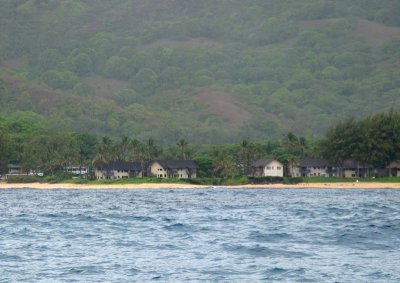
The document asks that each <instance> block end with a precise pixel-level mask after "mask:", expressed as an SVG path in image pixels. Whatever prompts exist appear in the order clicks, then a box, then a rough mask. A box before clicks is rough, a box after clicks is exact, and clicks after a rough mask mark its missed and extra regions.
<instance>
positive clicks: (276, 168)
mask: <svg viewBox="0 0 400 283" xmlns="http://www.w3.org/2000/svg"><path fill="white" fill-rule="evenodd" d="M251 175H252V176H254V177H267V176H268V177H283V164H282V163H280V162H279V161H278V160H275V159H272V158H265V159H260V160H257V161H256V162H255V163H254V164H253V165H252V166H251Z"/></svg>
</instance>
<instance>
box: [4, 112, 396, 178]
mask: <svg viewBox="0 0 400 283" xmlns="http://www.w3.org/2000/svg"><path fill="white" fill-rule="evenodd" d="M40 119H41V117H40V116H38V115H36V114H34V113H30V114H29V115H28V114H27V113H26V112H21V113H15V114H14V115H11V116H9V117H3V118H1V117H0V174H2V173H5V172H7V164H10V163H14V164H20V165H21V166H22V169H23V170H24V171H25V172H30V171H31V172H33V173H35V172H36V173H38V172H43V173H44V174H45V175H46V176H49V177H48V179H47V180H48V181H57V180H64V179H66V178H70V177H72V176H67V175H65V172H63V171H64V167H66V166H72V165H74V166H77V165H81V166H91V165H92V166H97V165H102V164H106V163H108V162H111V161H133V160H136V161H140V162H141V163H142V164H148V163H150V161H152V160H156V159H181V160H187V159H193V160H194V161H195V162H196V163H197V164H198V165H199V167H200V168H199V170H198V176H199V177H200V178H206V179H200V180H198V181H197V182H199V183H207V184H222V181H223V180H222V179H225V180H226V179H234V178H239V179H235V180H234V182H235V183H246V182H249V181H251V182H254V183H257V182H258V181H263V180H257V179H254V180H249V179H247V178H246V177H247V176H248V175H249V173H250V167H251V165H252V163H254V162H255V161H256V160H257V159H260V158H265V157H273V158H275V159H278V160H280V161H281V162H282V163H284V164H285V165H287V166H286V167H290V166H292V165H296V164H298V161H299V159H300V158H302V157H324V158H326V159H328V160H330V161H331V162H332V163H334V164H336V165H337V166H339V167H340V166H341V165H342V163H343V162H344V161H345V160H347V159H354V160H357V161H359V162H361V163H362V164H363V165H365V166H369V167H370V168H376V169H380V168H385V167H386V166H387V165H389V164H390V163H391V162H393V161H397V160H400V113H399V112H395V111H394V110H393V109H392V110H390V111H389V112H387V113H377V114H374V115H371V116H368V117H366V118H363V119H355V118H349V119H346V120H343V121H341V122H339V123H338V124H336V125H335V126H334V127H331V128H330V129H329V130H328V131H327V133H326V135H325V137H324V138H323V139H321V140H314V141H313V140H306V139H305V138H303V137H297V136H296V135H295V134H293V133H288V134H287V135H286V136H285V137H284V138H282V139H280V140H269V141H262V142H249V141H247V140H243V141H241V142H240V143H233V144H220V145H196V144H189V143H188V141H186V140H185V139H180V140H178V141H176V143H175V144H174V145H170V146H162V145H160V144H159V143H158V142H157V141H156V140H154V139H152V138H150V139H148V140H145V141H140V140H138V139H131V138H129V137H123V138H121V139H112V138H109V137H107V136H104V137H103V138H101V139H98V138H97V137H96V136H93V135H90V134H86V133H75V132H67V133H51V132H49V131H47V130H46V129H44V128H43V126H42V125H41V123H40V122H41V120H40ZM370 173H371V174H374V172H373V171H371V172H370ZM243 177H244V178H243ZM240 178H242V179H240ZM18 180H19V179H18ZM29 180H30V179H29ZM149 180H150V179H149ZM149 180H147V181H149ZM150 181H152V182H153V181H157V180H150ZM275 181H277V180H275ZM285 181H287V182H292V181H296V180H285ZM224 184H226V183H224Z"/></svg>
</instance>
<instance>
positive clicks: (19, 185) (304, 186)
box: [0, 182, 400, 190]
mask: <svg viewBox="0 0 400 283" xmlns="http://www.w3.org/2000/svg"><path fill="white" fill-rule="evenodd" d="M210 187H212V186H208V185H191V184H167V183H165V184H164V183H162V184H153V183H152V184H124V185H86V184H85V185H83V184H67V183H60V184H49V183H28V184H22V183H17V184H9V183H4V182H0V189H28V188H29V189H43V190H44V189H83V190H84V189H86V190H90V189H148V188H152V189H167V188H168V189H171V188H173V189H195V188H200V189H201V188H210ZM218 187H223V188H249V189H255V188H276V189H307V188H314V189H400V183H378V182H377V183H375V182H358V183H355V182H354V183H301V184H296V185H286V184H266V185H236V186H217V188H218Z"/></svg>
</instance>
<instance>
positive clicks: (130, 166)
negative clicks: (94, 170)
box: [97, 161, 142, 171]
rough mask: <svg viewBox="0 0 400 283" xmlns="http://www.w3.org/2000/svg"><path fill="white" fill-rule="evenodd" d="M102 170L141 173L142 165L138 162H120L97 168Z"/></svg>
mask: <svg viewBox="0 0 400 283" xmlns="http://www.w3.org/2000/svg"><path fill="white" fill-rule="evenodd" d="M97 167H98V168H101V169H102V170H108V171H111V170H120V171H141V170H142V165H141V163H140V162H137V161H133V162H122V161H112V162H109V163H107V164H105V165H103V166H97Z"/></svg>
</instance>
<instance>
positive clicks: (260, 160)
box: [252, 158, 279, 167]
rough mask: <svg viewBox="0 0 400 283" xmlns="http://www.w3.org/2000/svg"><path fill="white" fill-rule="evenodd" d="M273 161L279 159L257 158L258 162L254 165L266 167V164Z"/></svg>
mask: <svg viewBox="0 0 400 283" xmlns="http://www.w3.org/2000/svg"><path fill="white" fill-rule="evenodd" d="M273 161H277V160H276V159H273V158H263V159H259V160H257V161H256V162H254V163H253V165H252V167H265V166H267V165H268V164H270V163H271V162H273ZM278 162H279V161H278Z"/></svg>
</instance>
